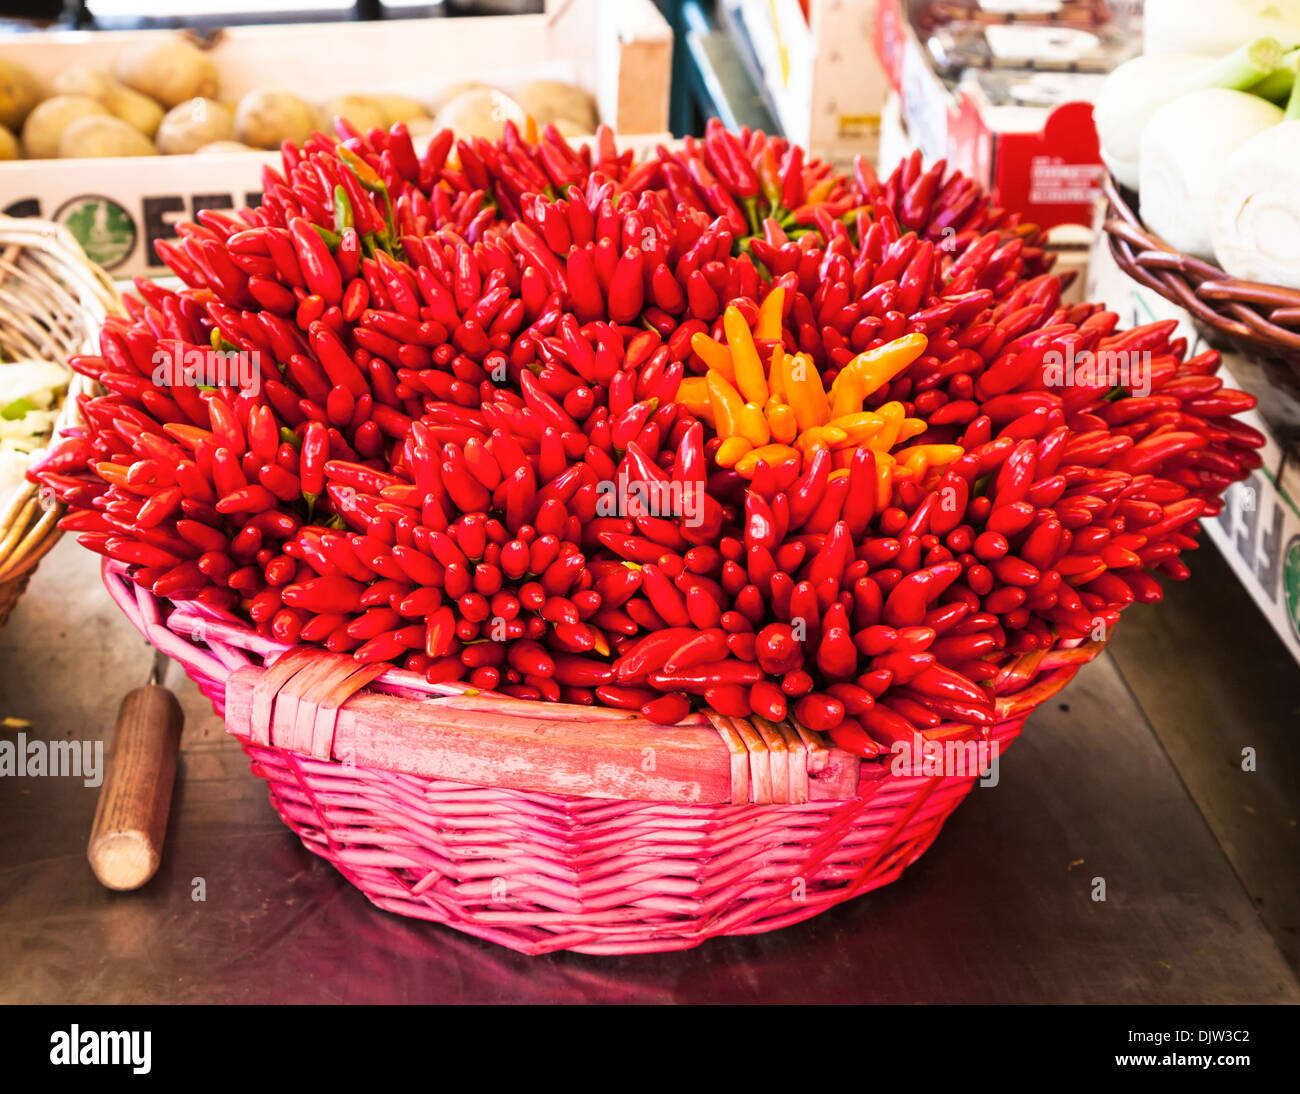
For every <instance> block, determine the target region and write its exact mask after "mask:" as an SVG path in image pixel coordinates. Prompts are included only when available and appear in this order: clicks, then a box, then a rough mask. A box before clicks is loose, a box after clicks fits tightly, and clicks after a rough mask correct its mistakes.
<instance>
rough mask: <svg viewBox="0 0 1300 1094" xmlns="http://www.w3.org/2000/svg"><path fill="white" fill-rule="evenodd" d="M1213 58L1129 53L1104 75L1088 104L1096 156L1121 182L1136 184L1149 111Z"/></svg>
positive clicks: (1169, 96) (1135, 187) (1172, 94)
mask: <svg viewBox="0 0 1300 1094" xmlns="http://www.w3.org/2000/svg"><path fill="white" fill-rule="evenodd" d="M1212 63H1213V58H1210V57H1201V56H1197V55H1195V54H1189V53H1180V54H1172V53H1171V54H1166V55H1165V56H1163V57H1134V58H1132V59H1131V60H1128V61H1125V62H1124V63H1123V64H1122V65H1120V66H1119V67H1118V68H1116V69H1115V70H1114V71H1113V72H1112V73H1111V74H1110V75H1109V76H1107V77H1106V79H1105V81H1104V82H1103V83H1102V85H1101V88H1100V90H1099V91H1098V92H1097V100H1096V102H1094V103H1093V104H1092V119H1093V121H1094V122H1095V123H1096V125H1097V136H1098V137H1099V138H1100V139H1101V158H1102V159H1103V160H1104V161H1105V163H1106V166H1107V168H1109V169H1110V173H1111V174H1112V175H1114V176H1115V178H1116V179H1118V180H1119V182H1120V183H1121V184H1122V185H1124V186H1127V187H1128V188H1129V189H1130V190H1136V189H1137V185H1138V156H1139V154H1140V150H1141V143H1142V130H1143V129H1145V128H1146V124H1147V122H1148V121H1149V120H1150V118H1151V115H1152V114H1154V113H1155V112H1156V111H1157V110H1159V109H1160V108H1161V107H1162V106H1164V105H1165V103H1167V102H1168V101H1169V100H1170V99H1171V98H1173V97H1174V96H1176V95H1177V94H1178V93H1179V91H1180V90H1181V88H1182V87H1183V85H1184V83H1185V82H1186V81H1188V80H1190V79H1192V78H1193V77H1194V76H1195V75H1196V73H1198V72H1200V71H1202V70H1203V69H1204V68H1205V67H1206V65H1209V64H1212Z"/></svg>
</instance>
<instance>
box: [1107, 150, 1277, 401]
mask: <svg viewBox="0 0 1300 1094" xmlns="http://www.w3.org/2000/svg"><path fill="white" fill-rule="evenodd" d="M1102 189H1103V191H1104V192H1105V195H1106V217H1105V220H1104V222H1103V224H1102V230H1103V231H1104V232H1105V233H1106V236H1107V240H1108V242H1109V244H1110V253H1111V254H1112V255H1113V256H1114V259H1115V262H1116V264H1117V265H1118V266H1119V268H1120V269H1121V270H1123V271H1124V272H1125V273H1126V274H1127V275H1128V276H1129V277H1131V278H1132V279H1133V280H1134V281H1136V282H1138V283H1139V284H1140V285H1145V286H1146V287H1147V288H1149V289H1152V290H1154V291H1155V292H1158V293H1159V294H1160V295H1161V296H1163V297H1164V298H1165V299H1166V300H1168V301H1170V303H1173V304H1177V305H1178V306H1179V307H1181V308H1183V309H1184V310H1185V311H1187V312H1188V313H1189V314H1190V315H1191V317H1192V321H1193V322H1194V323H1195V325H1196V329H1197V330H1198V331H1199V332H1200V334H1201V335H1202V337H1204V338H1205V340H1206V341H1207V342H1209V343H1210V345H1212V346H1214V347H1215V348H1216V349H1227V350H1235V351H1236V352H1238V353H1241V354H1244V355H1245V356H1247V357H1249V358H1251V359H1252V360H1257V361H1259V362H1260V363H1261V364H1262V365H1263V366H1264V367H1265V370H1266V372H1267V374H1268V375H1269V377H1270V378H1271V379H1273V380H1274V381H1275V382H1278V383H1280V384H1283V385H1285V386H1287V387H1289V388H1291V389H1293V390H1295V389H1300V289H1288V288H1284V287H1282V286H1281V285H1267V284H1263V283H1261V282H1258V281H1241V280H1238V279H1237V278H1234V277H1230V276H1229V275H1228V274H1226V273H1224V271H1223V270H1221V269H1219V267H1217V266H1215V265H1214V264H1213V263H1210V262H1206V261H1204V260H1203V259H1199V258H1194V257H1193V256H1191V255H1185V254H1183V253H1182V252H1180V251H1176V250H1174V249H1173V248H1172V247H1170V246H1169V245H1168V244H1167V243H1165V242H1164V241H1163V240H1161V239H1160V238H1158V237H1157V236H1155V235H1152V234H1151V233H1150V232H1149V231H1147V230H1146V228H1144V227H1143V226H1142V221H1141V219H1140V217H1139V215H1138V208H1137V202H1136V201H1135V200H1132V199H1133V198H1136V195H1134V194H1131V193H1130V192H1126V191H1123V190H1122V189H1121V188H1120V186H1119V184H1118V183H1116V181H1115V180H1114V178H1112V177H1110V176H1109V175H1108V176H1107V177H1106V178H1105V180H1104V181H1103V184H1102Z"/></svg>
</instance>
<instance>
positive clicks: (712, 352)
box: [691, 330, 736, 384]
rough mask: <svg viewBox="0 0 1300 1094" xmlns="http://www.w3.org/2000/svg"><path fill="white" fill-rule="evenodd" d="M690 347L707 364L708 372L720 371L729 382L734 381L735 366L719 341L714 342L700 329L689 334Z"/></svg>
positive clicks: (725, 348) (732, 382)
mask: <svg viewBox="0 0 1300 1094" xmlns="http://www.w3.org/2000/svg"><path fill="white" fill-rule="evenodd" d="M691 349H693V350H694V351H695V352H696V353H697V354H698V355H699V358H700V360H701V361H703V362H704V363H705V364H706V365H708V366H709V371H710V372H717V373H720V374H721V375H722V376H723V377H724V378H725V379H726V381H727V382H728V383H730V384H734V383H735V382H736V366H735V365H733V364H732V363H731V354H730V353H728V352H727V347H726V346H724V345H723V344H722V343H721V342H715V341H714V340H713V339H712V338H710V337H709V336H708V335H707V334H705V333H704V332H703V331H702V330H701V331H696V332H695V333H694V334H692V335H691Z"/></svg>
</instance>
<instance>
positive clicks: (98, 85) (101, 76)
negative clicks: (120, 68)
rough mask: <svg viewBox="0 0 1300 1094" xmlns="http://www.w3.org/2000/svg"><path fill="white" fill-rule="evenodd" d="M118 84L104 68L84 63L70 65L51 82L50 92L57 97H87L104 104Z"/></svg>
mask: <svg viewBox="0 0 1300 1094" xmlns="http://www.w3.org/2000/svg"><path fill="white" fill-rule="evenodd" d="M116 84H117V81H116V80H115V79H113V77H112V76H110V75H109V74H108V73H107V72H105V71H104V70H103V69H102V68H95V67H94V65H89V64H86V63H85V62H84V61H82V62H79V63H78V64H75V65H69V66H68V67H67V68H65V69H64V70H63V71H62V72H60V73H59V74H58V75H57V76H55V77H54V79H53V80H51V81H50V90H51V91H53V92H54V93H55V94H56V95H85V96H87V97H88V98H91V99H98V100H99V101H100V102H103V101H104V98H105V96H107V95H108V92H109V89H110V88H112V87H113V86H114V85H116ZM118 86H120V85H118Z"/></svg>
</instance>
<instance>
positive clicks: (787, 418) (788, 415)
mask: <svg viewBox="0 0 1300 1094" xmlns="http://www.w3.org/2000/svg"><path fill="white" fill-rule="evenodd" d="M767 424H768V426H769V427H770V428H771V430H772V439H773V440H775V441H777V442H778V443H780V444H792V443H793V442H794V439H795V438H796V437H797V436H799V423H798V422H796V421H795V417H794V411H793V410H791V409H790V408H789V407H788V406H787V405H786V404H785V403H774V402H772V400H771V399H769V400H768V402H767Z"/></svg>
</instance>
